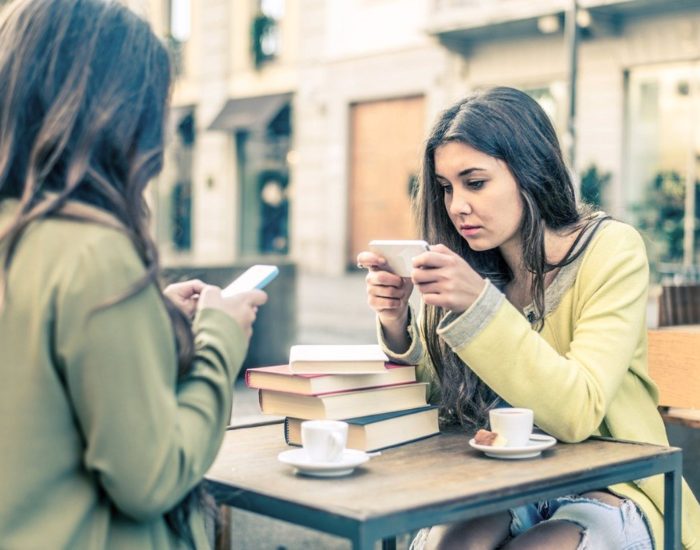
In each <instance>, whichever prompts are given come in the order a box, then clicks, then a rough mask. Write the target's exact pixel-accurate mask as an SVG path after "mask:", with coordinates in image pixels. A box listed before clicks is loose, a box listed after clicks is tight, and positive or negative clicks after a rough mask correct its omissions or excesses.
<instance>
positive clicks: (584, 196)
mask: <svg viewBox="0 0 700 550" xmlns="http://www.w3.org/2000/svg"><path fill="white" fill-rule="evenodd" d="M611 178H612V174H611V173H610V172H599V171H598V167H597V166H596V165H595V164H591V165H590V166H588V168H586V169H585V170H584V171H583V173H582V174H581V200H582V201H583V202H585V203H586V204H590V205H591V206H593V207H595V208H596V209H601V208H602V207H603V196H604V193H605V188H606V187H607V186H608V184H609V183H610V179H611Z"/></svg>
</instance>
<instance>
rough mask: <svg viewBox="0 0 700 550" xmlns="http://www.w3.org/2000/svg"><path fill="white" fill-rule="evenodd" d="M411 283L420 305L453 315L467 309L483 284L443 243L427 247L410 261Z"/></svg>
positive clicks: (483, 281) (477, 275)
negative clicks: (415, 289)
mask: <svg viewBox="0 0 700 550" xmlns="http://www.w3.org/2000/svg"><path fill="white" fill-rule="evenodd" d="M413 267H414V268H418V269H414V270H413V271H412V273H411V280H412V281H413V284H414V285H415V286H416V288H418V290H419V291H420V293H421V294H422V297H423V302H424V303H426V304H428V305H431V306H439V307H442V308H444V309H447V310H450V311H453V312H454V313H458V314H459V313H462V312H464V311H466V310H467V309H469V307H470V306H471V305H472V304H473V303H474V301H475V300H476V299H477V298H478V297H479V294H481V291H482V290H483V289H484V286H485V285H486V281H485V280H484V279H483V278H482V277H481V275H479V274H478V273H477V272H476V271H475V270H474V269H473V268H472V267H471V266H470V265H469V264H468V263H467V262H466V261H465V260H464V259H463V258H462V257H461V256H460V255H459V254H455V253H454V252H452V250H450V249H449V248H447V247H446V246H445V245H444V244H436V245H431V247H430V251H428V252H423V253H422V254H421V255H419V256H416V257H415V258H413Z"/></svg>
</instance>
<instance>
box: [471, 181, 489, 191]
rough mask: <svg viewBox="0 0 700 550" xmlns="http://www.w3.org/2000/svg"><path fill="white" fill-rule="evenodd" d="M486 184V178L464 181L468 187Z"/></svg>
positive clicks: (473, 187) (479, 187)
mask: <svg viewBox="0 0 700 550" xmlns="http://www.w3.org/2000/svg"><path fill="white" fill-rule="evenodd" d="M484 185H486V180H470V181H468V182H466V186H467V187H469V189H476V190H478V189H481V188H482V187H484Z"/></svg>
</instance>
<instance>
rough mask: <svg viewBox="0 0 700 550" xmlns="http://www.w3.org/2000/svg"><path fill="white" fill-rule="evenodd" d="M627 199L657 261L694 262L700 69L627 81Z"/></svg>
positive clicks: (673, 68)
mask: <svg viewBox="0 0 700 550" xmlns="http://www.w3.org/2000/svg"><path fill="white" fill-rule="evenodd" d="M626 97H627V105H626V139H627V142H626V144H625V149H626V155H625V160H626V162H625V181H624V189H625V199H626V203H627V206H628V209H629V210H630V211H631V214H632V215H633V218H634V219H633V221H634V222H635V223H636V224H637V225H638V227H640V229H642V230H643V231H644V232H645V233H646V236H647V238H648V245H649V246H648V252H649V255H650V258H651V260H652V262H659V263H664V262H670V263H677V264H680V262H684V263H685V264H686V265H690V264H692V263H697V261H698V249H699V248H700V247H699V246H698V242H699V241H700V204H699V202H700V193H699V192H698V180H700V63H698V62H690V63H669V64H658V65H653V66H647V67H636V68H634V69H632V70H630V71H629V73H628V75H627V96H626Z"/></svg>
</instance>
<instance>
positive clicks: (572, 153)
mask: <svg viewBox="0 0 700 550" xmlns="http://www.w3.org/2000/svg"><path fill="white" fill-rule="evenodd" d="M577 12H578V1H577V0H571V4H570V5H569V9H568V10H567V11H566V18H565V22H564V37H565V40H566V49H567V52H568V56H569V109H568V114H567V119H566V148H567V154H568V157H569V158H568V160H569V167H570V168H571V170H572V171H574V172H575V170H576V78H577V75H578V24H577V23H576V14H577Z"/></svg>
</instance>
